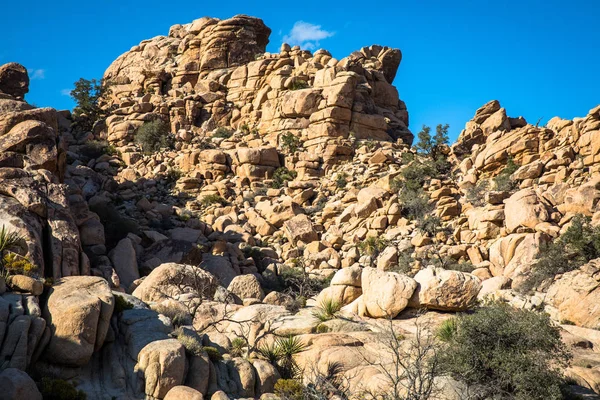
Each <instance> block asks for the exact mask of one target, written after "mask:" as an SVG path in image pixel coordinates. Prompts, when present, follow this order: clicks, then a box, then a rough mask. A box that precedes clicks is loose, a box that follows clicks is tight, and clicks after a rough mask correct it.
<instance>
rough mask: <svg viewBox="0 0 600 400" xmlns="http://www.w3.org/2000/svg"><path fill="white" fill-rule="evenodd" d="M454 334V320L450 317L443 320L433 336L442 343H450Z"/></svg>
mask: <svg viewBox="0 0 600 400" xmlns="http://www.w3.org/2000/svg"><path fill="white" fill-rule="evenodd" d="M455 334H456V318H455V317H451V318H448V319H447V320H445V321H444V322H442V323H441V324H440V326H439V327H438V329H437V331H436V334H435V336H436V337H437V338H438V339H439V340H441V341H442V342H446V343H448V342H450V341H451V340H452V338H453V337H454V335H455Z"/></svg>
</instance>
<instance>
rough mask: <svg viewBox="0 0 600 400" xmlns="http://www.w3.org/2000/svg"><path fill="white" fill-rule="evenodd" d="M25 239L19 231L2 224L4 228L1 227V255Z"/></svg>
mask: <svg viewBox="0 0 600 400" xmlns="http://www.w3.org/2000/svg"><path fill="white" fill-rule="evenodd" d="M23 239H24V238H23V236H21V235H19V234H18V233H17V232H12V231H9V230H8V229H6V226H4V225H2V229H0V255H2V254H4V252H5V251H7V250H10V249H12V248H14V247H15V246H16V245H17V244H19V242H20V241H21V240H23Z"/></svg>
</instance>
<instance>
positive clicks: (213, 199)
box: [200, 194, 227, 207]
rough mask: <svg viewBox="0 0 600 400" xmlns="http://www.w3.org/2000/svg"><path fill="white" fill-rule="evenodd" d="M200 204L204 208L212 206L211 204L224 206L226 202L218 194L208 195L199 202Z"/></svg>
mask: <svg viewBox="0 0 600 400" xmlns="http://www.w3.org/2000/svg"><path fill="white" fill-rule="evenodd" d="M200 204H202V205H203V206H204V207H208V206H212V205H213V204H220V205H225V204H227V202H226V201H225V199H224V198H222V197H221V196H219V195H218V194H208V195H206V196H204V197H202V199H201V200H200Z"/></svg>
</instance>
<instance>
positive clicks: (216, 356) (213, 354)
mask: <svg viewBox="0 0 600 400" xmlns="http://www.w3.org/2000/svg"><path fill="white" fill-rule="evenodd" d="M184 347H185V345H184ZM204 351H205V352H206V354H208V358H210V361H212V362H217V361H221V360H222V359H223V356H222V355H221V353H220V352H219V350H217V349H216V348H214V347H212V346H204Z"/></svg>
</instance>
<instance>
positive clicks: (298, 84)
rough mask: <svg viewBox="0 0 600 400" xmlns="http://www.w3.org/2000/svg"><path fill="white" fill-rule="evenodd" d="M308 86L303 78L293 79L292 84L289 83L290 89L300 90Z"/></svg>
mask: <svg viewBox="0 0 600 400" xmlns="http://www.w3.org/2000/svg"><path fill="white" fill-rule="evenodd" d="M308 87H309V85H308V82H306V81H305V80H302V79H295V80H294V81H292V84H291V85H290V90H300V89H306V88H308Z"/></svg>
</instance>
